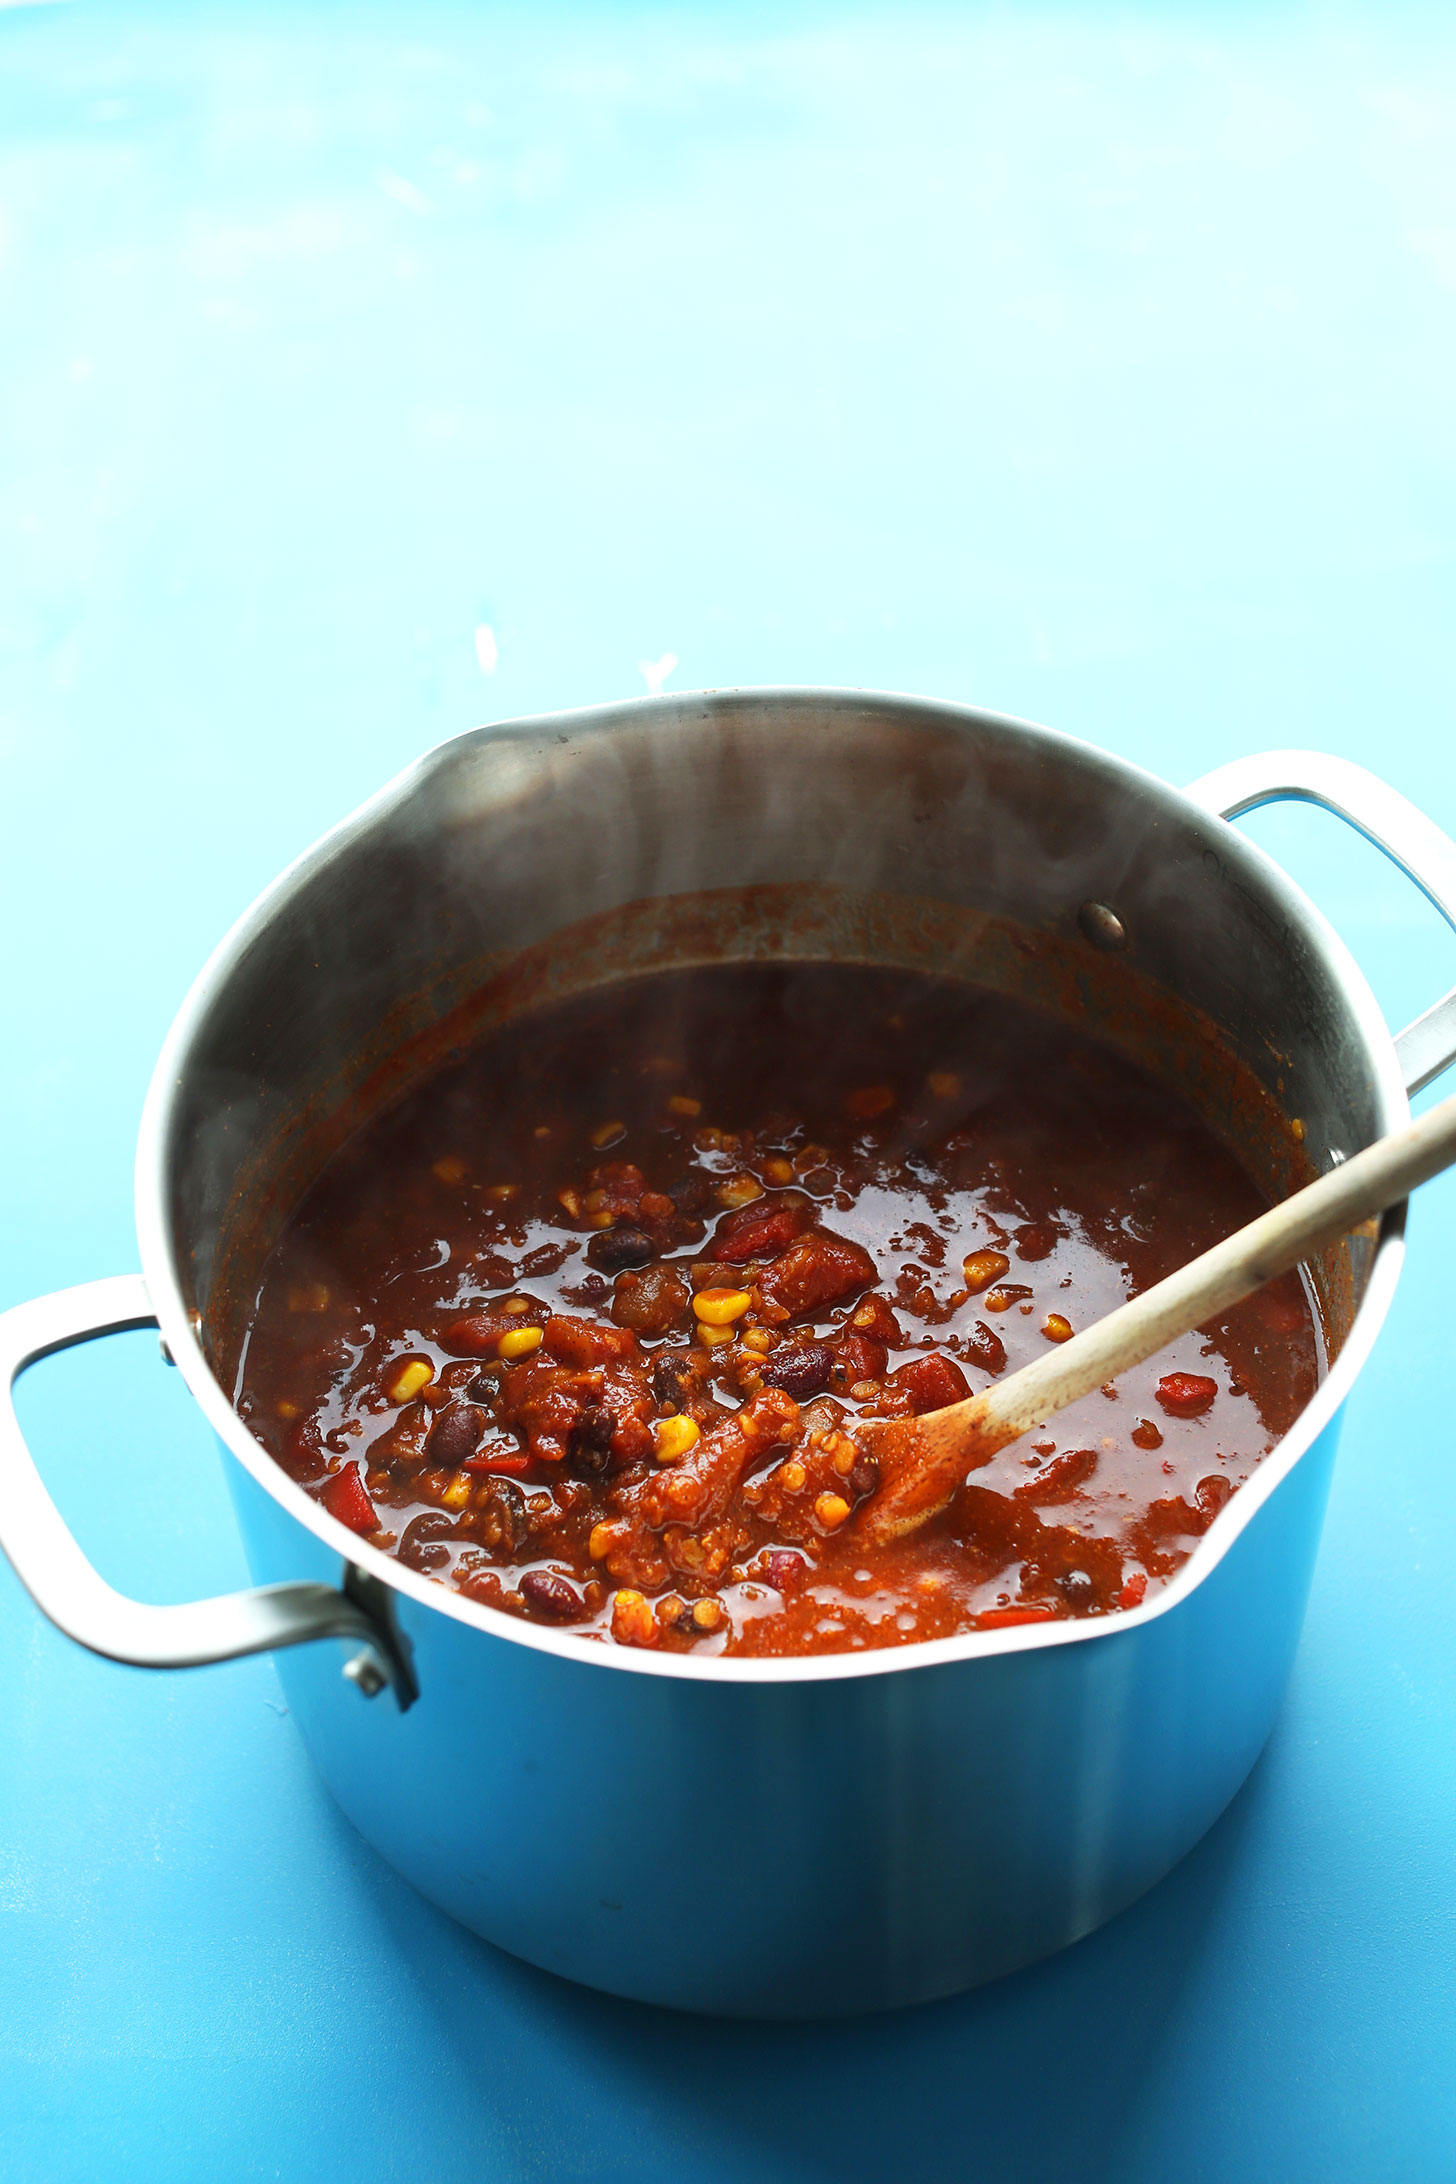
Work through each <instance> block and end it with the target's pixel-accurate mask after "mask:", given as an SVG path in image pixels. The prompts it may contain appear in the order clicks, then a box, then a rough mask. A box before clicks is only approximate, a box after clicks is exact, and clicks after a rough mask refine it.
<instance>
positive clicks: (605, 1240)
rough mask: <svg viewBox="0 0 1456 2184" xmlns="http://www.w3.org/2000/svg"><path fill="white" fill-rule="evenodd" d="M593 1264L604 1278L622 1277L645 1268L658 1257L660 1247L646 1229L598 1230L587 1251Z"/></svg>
mask: <svg viewBox="0 0 1456 2184" xmlns="http://www.w3.org/2000/svg"><path fill="white" fill-rule="evenodd" d="M586 1255H587V1258H588V1260H589V1261H590V1263H591V1264H592V1265H593V1266H595V1267H600V1268H601V1270H602V1272H603V1273H604V1274H620V1273H621V1272H622V1271H623V1269H624V1268H626V1267H629V1266H646V1264H647V1262H648V1260H649V1259H655V1258H656V1257H657V1246H656V1244H654V1242H653V1241H652V1238H651V1237H650V1236H649V1235H648V1233H647V1231H646V1229H640V1228H608V1229H598V1230H597V1233H596V1235H595V1236H594V1237H593V1238H592V1240H591V1242H590V1243H589V1244H588V1245H587V1247H586Z"/></svg>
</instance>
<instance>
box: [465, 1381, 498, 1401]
mask: <svg viewBox="0 0 1456 2184" xmlns="http://www.w3.org/2000/svg"><path fill="white" fill-rule="evenodd" d="M495 1397H496V1384H495V1374H494V1373H477V1374H476V1376H475V1378H474V1379H473V1380H472V1381H471V1383H470V1386H469V1387H468V1388H467V1389H466V1391H465V1400H466V1402H467V1403H484V1404H485V1405H486V1407H487V1408H489V1406H490V1405H491V1404H492V1403H493V1402H494V1401H495Z"/></svg>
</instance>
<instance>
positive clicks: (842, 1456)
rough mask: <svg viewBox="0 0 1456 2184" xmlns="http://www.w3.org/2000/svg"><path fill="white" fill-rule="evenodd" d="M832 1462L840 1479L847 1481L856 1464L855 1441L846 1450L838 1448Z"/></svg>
mask: <svg viewBox="0 0 1456 2184" xmlns="http://www.w3.org/2000/svg"><path fill="white" fill-rule="evenodd" d="M832 1462H833V1464H834V1468H835V1470H836V1471H837V1472H838V1473H839V1476H840V1478H841V1479H847V1478H848V1477H849V1474H850V1473H851V1471H853V1469H854V1467H855V1462H856V1457H855V1450H854V1443H853V1441H851V1442H849V1443H848V1445H847V1446H846V1447H844V1448H837V1449H836V1450H835V1451H834V1455H833V1458H832Z"/></svg>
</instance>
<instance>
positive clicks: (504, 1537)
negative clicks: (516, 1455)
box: [475, 1479, 530, 1557]
mask: <svg viewBox="0 0 1456 2184" xmlns="http://www.w3.org/2000/svg"><path fill="white" fill-rule="evenodd" d="M529 1529H530V1516H529V1513H528V1511H527V1508H526V1497H525V1495H524V1494H523V1493H522V1492H521V1489H520V1488H519V1487H518V1486H517V1484H516V1482H515V1480H514V1479H492V1480H491V1482H490V1496H489V1499H488V1500H487V1501H486V1502H485V1503H484V1504H483V1506H482V1507H481V1509H480V1510H479V1512H478V1514H477V1516H476V1520H475V1536H476V1538H477V1539H478V1540H479V1541H480V1544H481V1546H482V1547H486V1548H488V1549H489V1550H490V1551H491V1552H492V1553H493V1554H499V1555H501V1556H502V1557H507V1556H510V1555H513V1554H515V1552H516V1550H517V1549H518V1548H519V1546H520V1544H521V1542H522V1540H523V1539H524V1538H525V1536H526V1533H527V1531H528V1530H529Z"/></svg>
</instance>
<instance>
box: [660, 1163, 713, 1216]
mask: <svg viewBox="0 0 1456 2184" xmlns="http://www.w3.org/2000/svg"><path fill="white" fill-rule="evenodd" d="M666 1195H667V1196H668V1197H669V1198H670V1199H671V1200H672V1202H673V1204H674V1205H675V1206H676V1207H677V1210H678V1212H679V1213H685V1214H687V1215H688V1216H689V1218H690V1219H691V1218H693V1217H694V1216H696V1215H697V1214H700V1213H702V1212H703V1211H704V1209H705V1208H706V1206H707V1204H708V1201H709V1199H710V1198H711V1196H712V1185H711V1184H710V1183H709V1181H708V1178H707V1177H706V1176H705V1175H703V1174H702V1173H701V1172H700V1171H699V1170H698V1169H696V1168H690V1169H689V1170H688V1172H687V1174H686V1175H680V1176H679V1177H678V1179H677V1181H676V1183H669V1184H668V1186H667V1193H666Z"/></svg>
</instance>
